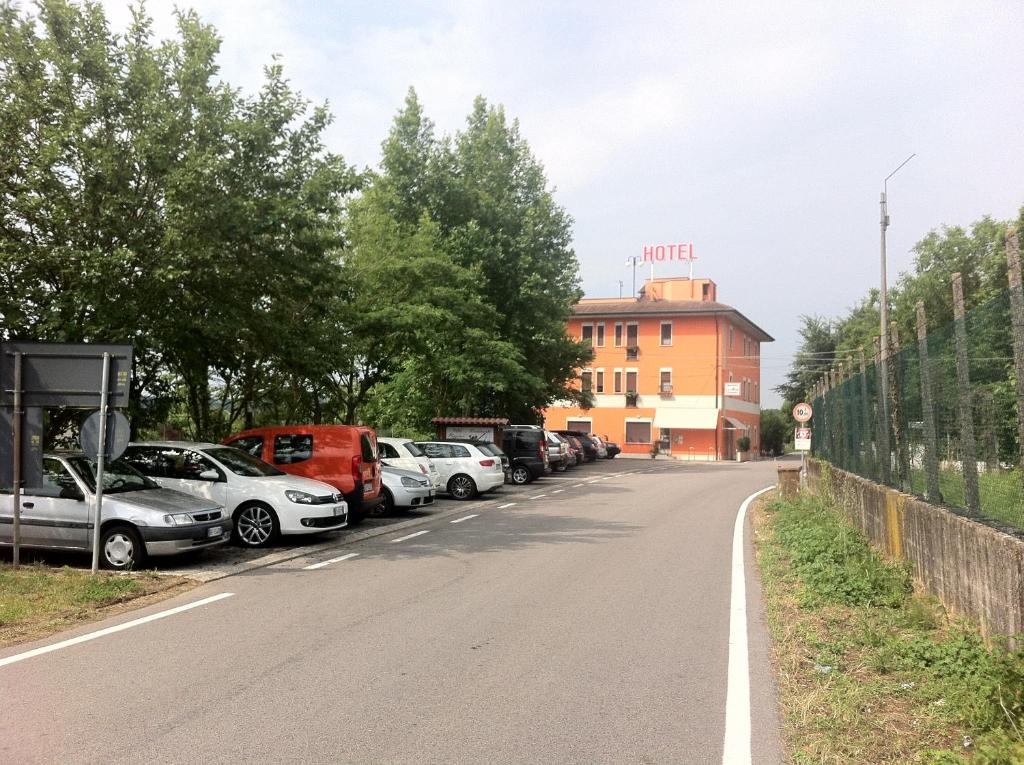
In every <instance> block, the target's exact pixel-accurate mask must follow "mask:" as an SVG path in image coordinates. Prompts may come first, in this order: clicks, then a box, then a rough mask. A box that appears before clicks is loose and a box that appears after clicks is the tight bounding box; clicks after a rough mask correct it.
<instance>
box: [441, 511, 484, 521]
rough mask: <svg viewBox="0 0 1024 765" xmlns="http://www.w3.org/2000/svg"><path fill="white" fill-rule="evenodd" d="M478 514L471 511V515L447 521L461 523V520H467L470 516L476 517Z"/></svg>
mask: <svg viewBox="0 0 1024 765" xmlns="http://www.w3.org/2000/svg"><path fill="white" fill-rule="evenodd" d="M479 516H480V514H479V513H473V514H472V515H464V516H462V517H461V518H456V519H455V520H454V521H448V523H462V522H463V521H468V520H469V519H470V518H478V517H479Z"/></svg>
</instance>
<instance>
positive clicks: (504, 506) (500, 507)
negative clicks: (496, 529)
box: [498, 502, 515, 510]
mask: <svg viewBox="0 0 1024 765" xmlns="http://www.w3.org/2000/svg"><path fill="white" fill-rule="evenodd" d="M514 504H515V502H508V503H506V504H504V505H498V509H499V510H504V509H505V508H506V507H512V505H514Z"/></svg>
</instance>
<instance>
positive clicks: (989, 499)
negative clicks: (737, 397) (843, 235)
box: [812, 237, 1024, 530]
mask: <svg viewBox="0 0 1024 765" xmlns="http://www.w3.org/2000/svg"><path fill="white" fill-rule="evenodd" d="M1016 243H1017V242H1016V237H1014V238H1013V242H1012V245H1013V246H1012V252H1010V255H1009V257H1008V260H1009V261H1010V289H1009V290H1008V291H1007V292H1006V293H1004V294H1002V295H1000V296H997V297H996V298H994V299H992V300H989V301H988V302H986V303H984V304H982V305H979V306H977V307H975V308H973V309H971V310H970V311H967V312H965V311H964V310H963V294H962V287H961V285H960V277H959V274H955V275H954V277H953V284H952V290H951V292H950V296H951V298H952V300H953V303H954V317H955V318H954V320H953V321H952V322H950V323H949V324H947V325H946V326H944V327H942V328H940V329H938V330H933V331H931V332H927V333H926V332H925V327H926V326H927V317H926V316H925V312H924V306H923V305H922V304H921V303H918V305H917V335H916V337H914V338H901V337H899V336H898V334H897V333H896V332H895V331H894V332H893V333H892V337H891V342H890V352H889V354H888V356H887V358H886V359H884V360H883V359H882V358H881V356H880V353H879V351H878V349H877V348H876V352H875V354H874V358H873V359H870V360H869V359H865V358H860V359H855V360H854V359H851V360H848V361H847V362H846V363H844V364H842V365H840V366H838V367H836V368H835V369H833V370H832V371H831V372H830V373H829V375H827V376H826V379H825V380H824V381H822V383H820V384H819V385H818V386H816V388H815V390H814V391H813V394H812V398H813V400H812V405H813V407H814V435H815V438H814V453H815V454H816V455H817V456H819V457H821V458H823V459H825V460H828V461H829V462H830V463H832V464H833V465H835V466H836V467H839V468H842V469H843V470H848V471H850V472H853V473H857V474H858V475H861V476H863V477H865V478H869V479H871V480H873V481H876V482H878V483H883V484H886V485H888V486H892V487H893V488H896V489H899V490H901V491H904V492H907V493H909V494H915V495H917V496H919V497H921V498H923V499H925V500H927V501H929V502H931V503H933V504H941V505H945V506H947V507H950V508H953V509H954V510H956V511H958V512H961V513H963V514H967V515H971V516H976V517H979V518H984V519H987V520H989V521H993V522H996V524H997V525H998V524H1002V525H1006V526H1010V527H1014V528H1015V529H1017V530H1024V469H1022V466H1024V447H1022V440H1024V412H1022V411H1021V410H1022V407H1024V404H1022V402H1024V380H1022V378H1024V293H1022V292H1021V285H1020V262H1019V258H1015V257H1014V256H1016V255H1017V248H1016ZM1008 244H1009V243H1008ZM1010 250H1011V248H1010V247H1008V251H1010ZM1014 268H1016V282H1015V281H1014V276H1015V274H1014ZM908 341H909V342H908Z"/></svg>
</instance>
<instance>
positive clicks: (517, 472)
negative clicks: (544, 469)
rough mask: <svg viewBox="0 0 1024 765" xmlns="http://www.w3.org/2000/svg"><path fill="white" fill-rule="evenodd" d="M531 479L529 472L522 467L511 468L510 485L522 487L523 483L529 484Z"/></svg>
mask: <svg viewBox="0 0 1024 765" xmlns="http://www.w3.org/2000/svg"><path fill="white" fill-rule="evenodd" d="M532 479H533V476H532V475H530V471H529V470H528V469H527V468H525V467H523V466H522V465H516V466H515V467H514V468H512V483H514V484H518V485H520V486H522V485H523V484H524V483H529V482H530V481H531V480H532Z"/></svg>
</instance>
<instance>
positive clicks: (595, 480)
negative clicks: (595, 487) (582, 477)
mask: <svg viewBox="0 0 1024 765" xmlns="http://www.w3.org/2000/svg"><path fill="white" fill-rule="evenodd" d="M600 480H601V479H600V478H595V479H594V480H593V481H587V483H597V482H598V481H600Z"/></svg>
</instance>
